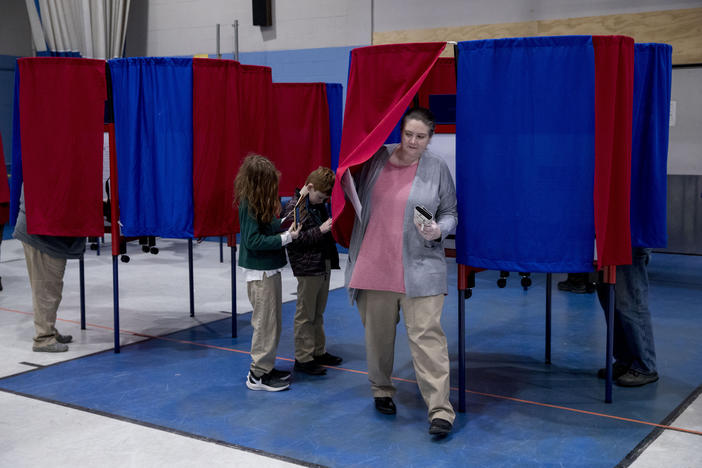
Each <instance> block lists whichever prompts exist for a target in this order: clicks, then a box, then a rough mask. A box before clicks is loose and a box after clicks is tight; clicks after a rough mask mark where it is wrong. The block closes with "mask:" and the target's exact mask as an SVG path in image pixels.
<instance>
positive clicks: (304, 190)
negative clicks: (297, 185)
mask: <svg viewBox="0 0 702 468" xmlns="http://www.w3.org/2000/svg"><path fill="white" fill-rule="evenodd" d="M311 185H312V184H307V185H305V186H304V187H302V188H301V189H300V200H302V199H303V198H305V197H306V196H307V195H308V194H309V193H310V186H311Z"/></svg>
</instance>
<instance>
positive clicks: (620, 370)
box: [597, 362, 629, 380]
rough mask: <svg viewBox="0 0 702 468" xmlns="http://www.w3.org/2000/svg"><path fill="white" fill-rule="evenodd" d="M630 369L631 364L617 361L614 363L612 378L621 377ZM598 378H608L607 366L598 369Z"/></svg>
mask: <svg viewBox="0 0 702 468" xmlns="http://www.w3.org/2000/svg"><path fill="white" fill-rule="evenodd" d="M628 370H629V366H627V365H624V364H619V363H618V362H615V363H614V364H612V380H617V379H618V378H619V377H621V376H622V375H624V374H626V371H628ZM597 378H598V379H606V378H607V368H606V367H604V368H602V369H599V370H598V371H597Z"/></svg>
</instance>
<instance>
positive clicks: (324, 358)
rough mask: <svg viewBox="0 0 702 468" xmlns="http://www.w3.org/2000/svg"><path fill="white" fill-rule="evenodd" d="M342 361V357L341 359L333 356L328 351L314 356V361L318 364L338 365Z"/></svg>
mask: <svg viewBox="0 0 702 468" xmlns="http://www.w3.org/2000/svg"><path fill="white" fill-rule="evenodd" d="M342 361H343V359H341V358H340V357H339V356H334V355H333V354H329V353H324V354H322V355H321V356H315V357H314V362H316V363H317V364H319V365H320V366H338V365H339V364H341V362H342Z"/></svg>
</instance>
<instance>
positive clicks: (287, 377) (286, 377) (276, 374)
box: [268, 367, 292, 381]
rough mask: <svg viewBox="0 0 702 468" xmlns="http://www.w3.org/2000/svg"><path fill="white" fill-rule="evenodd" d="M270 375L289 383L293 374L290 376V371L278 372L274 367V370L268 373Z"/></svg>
mask: <svg viewBox="0 0 702 468" xmlns="http://www.w3.org/2000/svg"><path fill="white" fill-rule="evenodd" d="M268 375H270V376H271V377H273V378H274V379H278V380H283V381H288V380H290V376H291V375H292V374H290V372H288V371H285V370H278V369H276V368H275V367H274V368H273V370H272V371H270V372H269V373H268Z"/></svg>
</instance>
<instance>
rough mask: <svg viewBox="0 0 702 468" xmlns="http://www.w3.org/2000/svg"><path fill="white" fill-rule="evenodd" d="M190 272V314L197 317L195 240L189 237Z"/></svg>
mask: <svg viewBox="0 0 702 468" xmlns="http://www.w3.org/2000/svg"><path fill="white" fill-rule="evenodd" d="M188 274H189V283H188V284H189V286H190V316H191V317H195V282H194V279H193V240H192V239H188Z"/></svg>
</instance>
